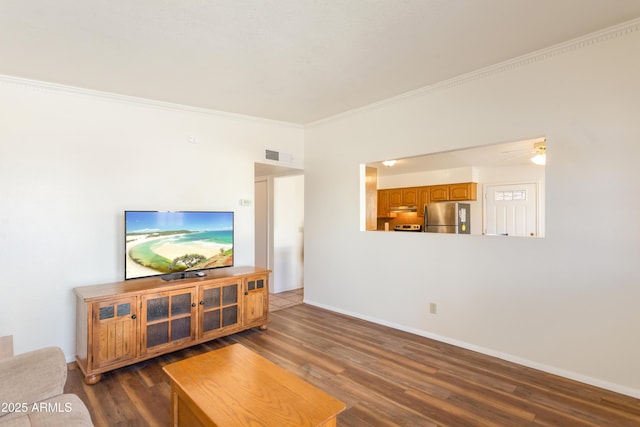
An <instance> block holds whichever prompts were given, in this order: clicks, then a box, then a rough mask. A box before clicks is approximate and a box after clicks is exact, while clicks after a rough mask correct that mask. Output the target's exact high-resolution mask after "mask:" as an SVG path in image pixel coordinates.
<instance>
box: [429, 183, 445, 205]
mask: <svg viewBox="0 0 640 427" xmlns="http://www.w3.org/2000/svg"><path fill="white" fill-rule="evenodd" d="M429 200H430V203H433V202H448V201H449V186H448V185H432V186H430V187H429Z"/></svg>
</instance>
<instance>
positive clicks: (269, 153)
mask: <svg viewBox="0 0 640 427" xmlns="http://www.w3.org/2000/svg"><path fill="white" fill-rule="evenodd" d="M264 158H265V159H267V160H275V161H276V162H279V161H280V153H278V152H277V151H273V150H265V155H264Z"/></svg>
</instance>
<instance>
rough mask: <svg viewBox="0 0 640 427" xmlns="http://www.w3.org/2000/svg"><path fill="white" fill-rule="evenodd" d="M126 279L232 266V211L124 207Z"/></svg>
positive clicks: (190, 273)
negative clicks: (136, 209)
mask: <svg viewBox="0 0 640 427" xmlns="http://www.w3.org/2000/svg"><path fill="white" fill-rule="evenodd" d="M124 225H125V268H124V278H125V280H129V279H137V278H141V277H150V276H162V278H163V279H165V280H175V279H183V278H187V277H196V276H204V275H206V273H205V270H209V269H213V268H223V267H231V266H233V212H222V211H216V212H197V211H187V212H159V211H125V213H124Z"/></svg>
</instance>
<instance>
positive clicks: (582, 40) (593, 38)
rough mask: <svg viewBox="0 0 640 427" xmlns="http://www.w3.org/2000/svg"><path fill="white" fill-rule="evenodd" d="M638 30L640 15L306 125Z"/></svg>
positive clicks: (474, 78) (639, 27)
mask: <svg viewBox="0 0 640 427" xmlns="http://www.w3.org/2000/svg"><path fill="white" fill-rule="evenodd" d="M638 30H640V18H636V19H633V20H631V21H626V22H623V23H621V24H618V25H614V26H612V27H607V28H605V29H603V30H600V31H596V32H594V33H590V34H587V35H585V36H582V37H578V38H575V39H572V40H569V41H566V42H563V43H559V44H556V45H553V46H550V47H547V48H544V49H539V50H536V51H534V52H531V53H528V54H525V55H521V56H518V57H515V58H513V59H509V60H507V61H503V62H499V63H497V64H494V65H490V66H488V67H484V68H480V69H478V70H475V71H471V72H469V73H465V74H461V75H459V76H456V77H453V78H451V79H447V80H442V81H440V82H437V83H434V84H431V85H428V86H423V87H421V88H418V89H414V90H411V91H409V92H405V93H402V94H400V95H396V96H393V97H391V98H386V99H383V100H381V101H378V102H374V103H371V104H367V105H365V106H362V107H358V108H354V109H352V110H348V111H344V112H342V113H339V114H336V115H333V116H329V117H325V118H323V119H320V120H316V121H314V122H311V123H307V124H306V125H305V127H312V126H315V125H320V124H323V123H326V122H330V121H333V120H336V119H340V118H344V117H347V116H350V115H352V114H356V113H359V112H363V111H368V110H373V109H376V108H379V107H381V106H384V105H387V104H392V103H394V102H396V101H399V100H402V99H406V98H411V97H414V96H420V95H424V94H427V93H432V92H435V91H438V90H442V89H449V88H452V87H456V86H462V85H465V84H468V83H471V82H473V81H476V80H481V79H485V78H488V77H493V76H495V75H497V74H501V73H504V72H507V71H511V70H514V69H517V68H522V67H525V66H527V65H531V64H533V63H536V62H541V61H545V60H548V59H550V58H554V57H557V56H561V55H565V54H568V53H571V52H575V51H577V50H580V49H584V48H587V47H591V46H594V45H597V44H600V43H604V42H607V41H609V40H612V39H617V38H620V37H624V36H627V35H629V34H632V33H635V32H637V31H638Z"/></svg>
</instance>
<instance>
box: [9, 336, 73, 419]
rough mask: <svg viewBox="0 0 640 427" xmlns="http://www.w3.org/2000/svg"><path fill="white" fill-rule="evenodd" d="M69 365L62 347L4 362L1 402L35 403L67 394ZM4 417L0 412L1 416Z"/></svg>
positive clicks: (19, 356)
mask: <svg viewBox="0 0 640 427" xmlns="http://www.w3.org/2000/svg"><path fill="white" fill-rule="evenodd" d="M66 380H67V363H66V360H65V357H64V353H63V352H62V350H61V349H59V348H58V347H47V348H43V349H39V350H34V351H31V352H28V353H24V354H19V355H17V356H13V357H9V358H7V359H2V360H0V402H5V404H9V403H11V404H14V405H15V404H31V403H34V402H39V401H41V400H46V399H49V398H50V397H53V396H57V395H60V394H62V393H63V388H64V384H65V382H66ZM11 412H13V411H11ZM1 415H4V414H2V413H0V416H1Z"/></svg>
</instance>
